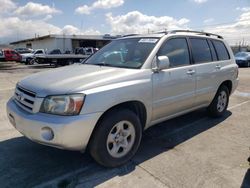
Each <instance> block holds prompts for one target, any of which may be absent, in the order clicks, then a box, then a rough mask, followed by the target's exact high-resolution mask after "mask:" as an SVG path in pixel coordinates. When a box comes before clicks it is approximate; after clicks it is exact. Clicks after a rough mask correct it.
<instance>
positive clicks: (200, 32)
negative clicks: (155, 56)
mask: <svg viewBox="0 0 250 188" xmlns="http://www.w3.org/2000/svg"><path fill="white" fill-rule="evenodd" d="M182 32H186V33H195V34H199V35H206V36H215V37H218V38H219V39H223V37H222V36H220V35H217V34H213V33H207V32H203V31H192V30H172V31H166V32H165V34H172V33H182ZM161 33H164V32H161Z"/></svg>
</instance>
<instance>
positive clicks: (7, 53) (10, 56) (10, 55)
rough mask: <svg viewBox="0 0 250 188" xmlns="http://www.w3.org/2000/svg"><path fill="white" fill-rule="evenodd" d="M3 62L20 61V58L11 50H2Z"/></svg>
mask: <svg viewBox="0 0 250 188" xmlns="http://www.w3.org/2000/svg"><path fill="white" fill-rule="evenodd" d="M3 53H4V57H5V61H18V62H20V61H21V60H22V56H21V55H20V54H19V53H17V52H16V51H15V50H12V49H4V50H3Z"/></svg>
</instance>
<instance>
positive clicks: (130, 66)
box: [7, 30, 238, 167]
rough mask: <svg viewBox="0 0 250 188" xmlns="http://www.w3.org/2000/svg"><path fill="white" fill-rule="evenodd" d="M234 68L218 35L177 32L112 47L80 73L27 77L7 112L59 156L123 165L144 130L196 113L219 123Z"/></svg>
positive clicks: (75, 69)
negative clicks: (82, 154) (86, 155)
mask: <svg viewBox="0 0 250 188" xmlns="http://www.w3.org/2000/svg"><path fill="white" fill-rule="evenodd" d="M237 84H238V67H237V65H236V63H235V59H234V56H233V53H232V51H231V49H230V47H229V46H228V45H227V43H226V42H225V41H224V40H223V38H222V37H221V36H219V35H215V34H210V33H204V32H196V31H183V30H175V31H170V32H163V33H156V34H150V35H134V36H127V37H123V38H120V39H116V40H114V41H112V42H111V43H109V44H108V45H106V46H105V47H103V48H102V49H101V50H99V51H98V52H96V53H95V54H94V55H93V56H91V57H89V58H88V59H87V60H85V61H84V62H83V63H82V64H80V65H72V66H68V67H63V68H59V69H55V70H52V71H48V72H41V73H38V74H34V75H31V76H29V77H26V78H25V79H23V80H21V81H20V82H18V83H17V85H16V89H15V93H14V96H13V97H12V98H11V99H10V100H9V102H8V104H7V114H8V117H9V120H10V122H11V123H12V124H13V126H14V127H15V128H16V129H17V130H18V131H19V132H20V133H22V134H23V135H25V136H26V137H27V138H29V139H31V140H33V141H35V142H38V143H41V144H44V145H48V146H53V147H57V148H61V149H69V150H78V151H84V150H85V149H86V148H87V146H88V149H89V151H90V153H91V155H92V156H93V158H94V159H95V160H96V161H97V162H98V163H100V164H101V165H104V166H108V167H115V166H119V165H122V164H124V163H125V162H127V161H128V160H129V159H130V158H132V157H133V155H134V154H135V153H136V151H137V149H138V147H139V145H140V141H141V137H142V132H143V130H145V129H147V128H149V127H150V126H152V125H155V124H157V123H159V122H162V121H165V120H167V119H170V118H173V117H176V116H180V115H182V114H185V113H188V112H191V111H193V110H196V109H200V108H207V110H208V112H209V114H210V115H212V116H214V117H218V116H222V115H223V114H224V112H225V111H226V109H227V106H228V101H229V95H230V94H232V92H233V91H234V90H235V88H236V87H237Z"/></svg>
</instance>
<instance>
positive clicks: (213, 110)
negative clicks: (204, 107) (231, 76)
mask: <svg viewBox="0 0 250 188" xmlns="http://www.w3.org/2000/svg"><path fill="white" fill-rule="evenodd" d="M228 102H229V91H228V88H227V87H226V86H225V85H222V86H221V87H220V88H219V89H218V91H217V93H216V95H215V97H214V99H213V101H212V103H211V104H210V105H209V107H208V112H209V114H210V115H211V116H213V117H220V116H222V115H223V114H224V113H225V111H226V110H227V106H228Z"/></svg>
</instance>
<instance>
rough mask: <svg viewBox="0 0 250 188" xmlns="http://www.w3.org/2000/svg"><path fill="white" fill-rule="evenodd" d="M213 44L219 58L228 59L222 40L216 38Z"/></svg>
mask: <svg viewBox="0 0 250 188" xmlns="http://www.w3.org/2000/svg"><path fill="white" fill-rule="evenodd" d="M213 44H214V47H215V50H216V52H217V56H218V59H219V60H227V59H230V57H229V53H228V51H227V49H226V47H225V45H224V43H223V42H221V41H218V40H213Z"/></svg>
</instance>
